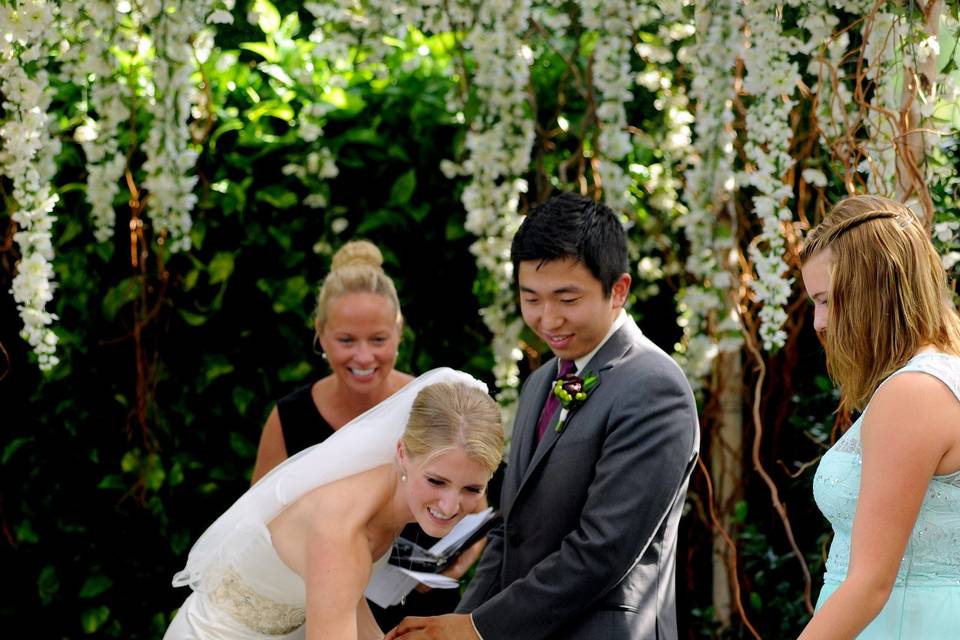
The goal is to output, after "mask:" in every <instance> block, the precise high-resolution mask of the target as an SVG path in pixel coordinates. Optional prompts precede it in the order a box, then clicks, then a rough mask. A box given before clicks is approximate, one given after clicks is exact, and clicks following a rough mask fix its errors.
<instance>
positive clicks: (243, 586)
mask: <svg viewBox="0 0 960 640" xmlns="http://www.w3.org/2000/svg"><path fill="white" fill-rule="evenodd" d="M305 594H306V589H305V587H304V584H303V580H302V579H301V578H300V576H299V575H297V574H296V573H294V572H293V571H291V570H290V568H289V567H287V565H285V564H284V563H283V561H282V560H280V557H279V556H278V555H277V552H276V550H275V549H274V548H273V544H272V542H271V540H270V531H269V530H268V529H267V528H266V527H265V526H264V527H262V535H260V536H258V537H255V538H253V539H252V541H251V542H250V545H249V547H248V549H247V551H246V552H245V553H243V554H242V555H241V556H240V557H238V558H237V559H236V560H235V561H234V563H233V566H231V567H229V568H228V569H227V570H226V571H225V572H224V576H223V579H222V580H221V582H220V584H219V585H218V586H217V587H216V588H215V589H213V590H211V591H209V592H204V591H195V592H193V593H192V594H191V595H190V596H189V597H188V598H187V600H186V601H185V602H184V603H183V606H181V607H180V611H179V612H178V613H177V616H176V618H174V620H173V623H172V624H171V625H170V628H169V629H167V633H166V635H165V636H164V637H163V638H164V640H214V639H223V638H231V639H233V640H263V639H264V638H271V639H273V640H287V639H290V640H293V639H294V638H303V637H304V634H303V623H304V620H305V619H306V609H305Z"/></svg>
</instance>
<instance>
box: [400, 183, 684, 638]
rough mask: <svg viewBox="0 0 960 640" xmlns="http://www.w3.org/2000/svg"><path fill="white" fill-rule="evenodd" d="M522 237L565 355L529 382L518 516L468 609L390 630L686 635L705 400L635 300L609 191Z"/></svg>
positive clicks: (551, 338) (533, 288) (519, 256)
mask: <svg viewBox="0 0 960 640" xmlns="http://www.w3.org/2000/svg"><path fill="white" fill-rule="evenodd" d="M510 253H511V260H512V261H513V266H514V274H516V279H517V284H518V286H519V290H520V307H521V311H522V313H523V319H524V321H525V322H526V323H527V325H528V326H529V327H530V329H532V330H533V331H534V332H535V333H536V334H537V335H538V336H539V337H540V338H541V339H543V340H544V341H545V342H546V343H547V345H549V347H550V349H551V351H553V353H554V355H555V356H557V357H556V358H554V359H551V360H549V361H548V362H546V363H545V364H544V365H543V366H541V367H540V368H539V369H537V370H536V371H535V372H534V373H533V374H532V375H531V376H530V378H529V379H528V380H527V381H526V383H525V384H524V387H523V391H522V393H521V395H520V401H519V406H518V409H517V416H516V420H515V422H514V430H513V444H512V451H511V455H510V464H509V466H508V467H507V475H506V478H505V480H504V484H503V490H502V494H501V502H500V505H501V512H502V513H503V518H504V521H503V524H502V525H501V526H500V527H499V528H498V529H495V530H494V531H493V532H492V533H491V534H490V537H489V541H488V544H487V548H486V551H485V552H484V554H483V558H482V559H481V561H480V566H479V568H478V570H477V573H476V576H475V577H474V579H473V580H472V581H471V583H470V586H469V588H468V590H467V592H466V594H465V595H464V597H463V599H462V600H461V602H460V606H459V607H458V611H460V612H462V613H460V614H453V615H448V616H440V617H436V618H407V619H406V620H404V621H403V622H402V623H401V624H400V626H398V627H397V628H396V629H395V630H394V631H393V632H391V634H390V635H388V636H387V638H388V639H390V638H397V637H399V638H403V639H404V640H416V639H417V638H444V639H447V640H456V639H458V638H469V639H472V640H475V639H476V638H482V639H483V640H508V639H509V640H537V639H541V638H551V639H559V638H564V639H566V638H569V639H571V640H572V639H577V640H584V639H588V640H589V639H593V638H595V639H598V640H599V639H603V640H611V639H612V640H619V639H637V640H639V639H644V640H653V639H655V638H658V639H672V638H677V624H676V613H675V602H674V572H675V560H676V557H675V556H676V546H677V525H678V522H679V520H680V513H681V510H682V508H683V503H684V498H685V495H686V488H687V481H688V480H689V477H690V472H691V470H692V468H693V465H694V461H695V459H696V455H697V449H698V446H699V430H698V422H697V413H696V406H695V404H694V400H693V395H692V393H691V391H690V386H689V384H688V383H687V380H686V379H685V378H684V376H683V373H682V372H681V371H680V368H679V367H678V366H677V365H676V364H675V363H674V362H673V360H672V359H671V358H670V357H669V356H668V355H667V354H665V353H664V352H663V351H661V350H660V349H659V348H657V347H656V346H655V345H654V344H653V343H652V342H650V340H648V339H647V338H646V337H644V335H643V334H642V333H641V331H640V329H639V328H637V325H636V324H635V323H634V321H633V320H632V319H631V318H630V317H629V316H628V315H627V314H626V312H625V311H624V310H623V306H624V303H625V301H626V299H627V295H628V293H629V291H630V275H629V274H628V273H627V270H628V264H627V240H626V234H625V233H624V230H623V227H622V226H621V224H620V222H619V221H618V220H617V218H616V216H615V215H614V213H613V212H612V211H611V210H610V209H608V208H607V207H606V206H604V205H602V204H597V203H595V202H593V201H592V200H589V199H586V198H583V197H580V196H577V195H573V194H561V195H558V196H556V197H553V198H551V199H550V200H548V201H546V202H544V203H543V204H541V205H540V206H539V207H537V208H536V209H535V210H534V211H532V212H531V213H530V214H529V215H528V216H527V217H526V219H525V220H524V221H523V224H522V225H521V226H520V229H519V230H518V231H517V235H516V237H515V238H514V240H513V245H512V246H511V251H510ZM571 372H575V373H576V377H571V376H572V373H571ZM565 374H566V375H567V378H566V379H565V380H566V384H565V385H564V386H565V391H564V394H561V395H564V396H565V397H564V398H563V399H562V400H561V399H560V398H557V397H555V396H554V392H553V387H554V380H555V379H557V378H558V377H561V376H563V375H565ZM578 384H579V385H580V387H579V394H580V395H578V387H577V385H578Z"/></svg>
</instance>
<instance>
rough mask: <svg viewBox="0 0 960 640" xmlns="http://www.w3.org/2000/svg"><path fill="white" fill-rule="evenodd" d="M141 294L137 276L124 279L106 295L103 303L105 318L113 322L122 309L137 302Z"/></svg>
mask: <svg viewBox="0 0 960 640" xmlns="http://www.w3.org/2000/svg"><path fill="white" fill-rule="evenodd" d="M139 294H140V286H139V279H138V278H137V277H135V276H131V277H129V278H124V279H123V280H122V281H120V283H119V284H117V285H116V286H114V287H111V288H110V289H108V290H107V293H106V294H104V296H103V302H102V303H101V309H102V310H103V315H104V317H105V318H106V319H107V320H108V321H110V322H113V320H114V319H115V318H116V317H117V313H118V312H119V311H120V309H122V308H123V307H124V306H125V305H127V304H130V303H131V302H133V301H134V300H136V298H137V296H138V295H139Z"/></svg>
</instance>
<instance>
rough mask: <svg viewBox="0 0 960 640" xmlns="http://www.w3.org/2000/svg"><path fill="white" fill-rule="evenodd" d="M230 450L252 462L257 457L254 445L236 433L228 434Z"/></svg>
mask: <svg viewBox="0 0 960 640" xmlns="http://www.w3.org/2000/svg"><path fill="white" fill-rule="evenodd" d="M230 448H231V449H233V451H234V452H235V453H236V454H237V455H238V456H240V457H241V458H244V459H246V460H253V458H254V457H256V455H257V447H256V445H254V444H253V443H251V442H250V440H248V439H247V438H245V437H244V436H243V435H242V434H239V433H237V432H236V431H231V432H230Z"/></svg>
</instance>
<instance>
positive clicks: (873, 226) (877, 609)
mask: <svg viewBox="0 0 960 640" xmlns="http://www.w3.org/2000/svg"><path fill="white" fill-rule="evenodd" d="M800 261H801V272H802V275H803V284H804V287H805V288H806V291H807V295H808V296H809V297H810V299H811V300H812V301H813V307H814V328H815V329H816V330H817V332H818V333H820V334H821V335H822V336H823V338H824V343H825V345H826V356H827V370H828V372H829V373H830V376H831V377H832V378H833V380H834V381H835V382H836V383H837V385H838V386H839V387H840V392H841V402H842V404H843V406H845V407H847V408H850V409H855V410H858V411H861V412H862V413H861V415H860V417H859V418H858V419H857V420H856V421H855V422H854V423H853V425H852V426H851V427H850V429H849V430H847V431H846V433H844V434H843V436H842V437H841V438H840V439H839V440H838V441H837V443H836V444H835V445H834V446H833V447H831V449H830V450H829V451H827V453H826V454H824V456H823V458H822V460H821V461H820V465H819V467H818V469H817V472H816V475H815V477H814V481H813V493H814V498H815V500H816V502H817V506H818V507H819V508H820V510H821V511H823V513H824V515H825V516H826V517H827V519H828V520H829V521H830V524H831V525H832V527H833V530H834V537H833V542H832V543H831V546H830V553H829V556H828V558H827V563H826V574H825V576H824V580H823V589H822V590H821V592H820V597H819V599H818V602H817V610H816V613H815V614H814V616H813V619H812V620H811V621H810V623H809V624H808V625H807V627H806V628H805V629H804V631H803V633H802V634H801V636H800V638H801V639H802V640H816V639H821V638H822V639H827V638H829V639H830V640H842V639H845V638H859V639H860V640H891V639H893V638H911V639H913V638H917V639H923V640H948V639H950V640H953V639H955V638H957V637H960V357H958V354H960V317H958V315H957V312H956V309H955V308H954V304H953V291H952V290H951V289H950V287H949V286H948V283H947V277H946V274H945V272H944V269H943V265H942V262H941V260H940V256H939V255H937V252H936V250H935V249H934V247H933V244H932V243H931V241H930V235H929V232H928V231H927V230H926V229H924V227H923V225H921V224H920V222H919V221H918V220H917V218H916V216H915V215H914V214H913V213H912V212H911V211H910V209H909V208H907V207H906V206H904V205H903V204H901V203H899V202H895V201H893V200H889V199H887V198H882V197H879V196H854V197H850V198H847V199H845V200H842V201H841V202H839V203H838V204H837V205H836V206H835V207H834V208H833V209H832V210H831V211H830V213H829V214H828V215H827V217H826V218H825V219H824V220H823V222H821V223H820V224H819V225H818V226H817V227H815V228H814V229H812V230H811V231H810V233H809V234H808V235H807V238H806V242H805V245H804V247H803V250H802V252H801V255H800Z"/></svg>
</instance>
